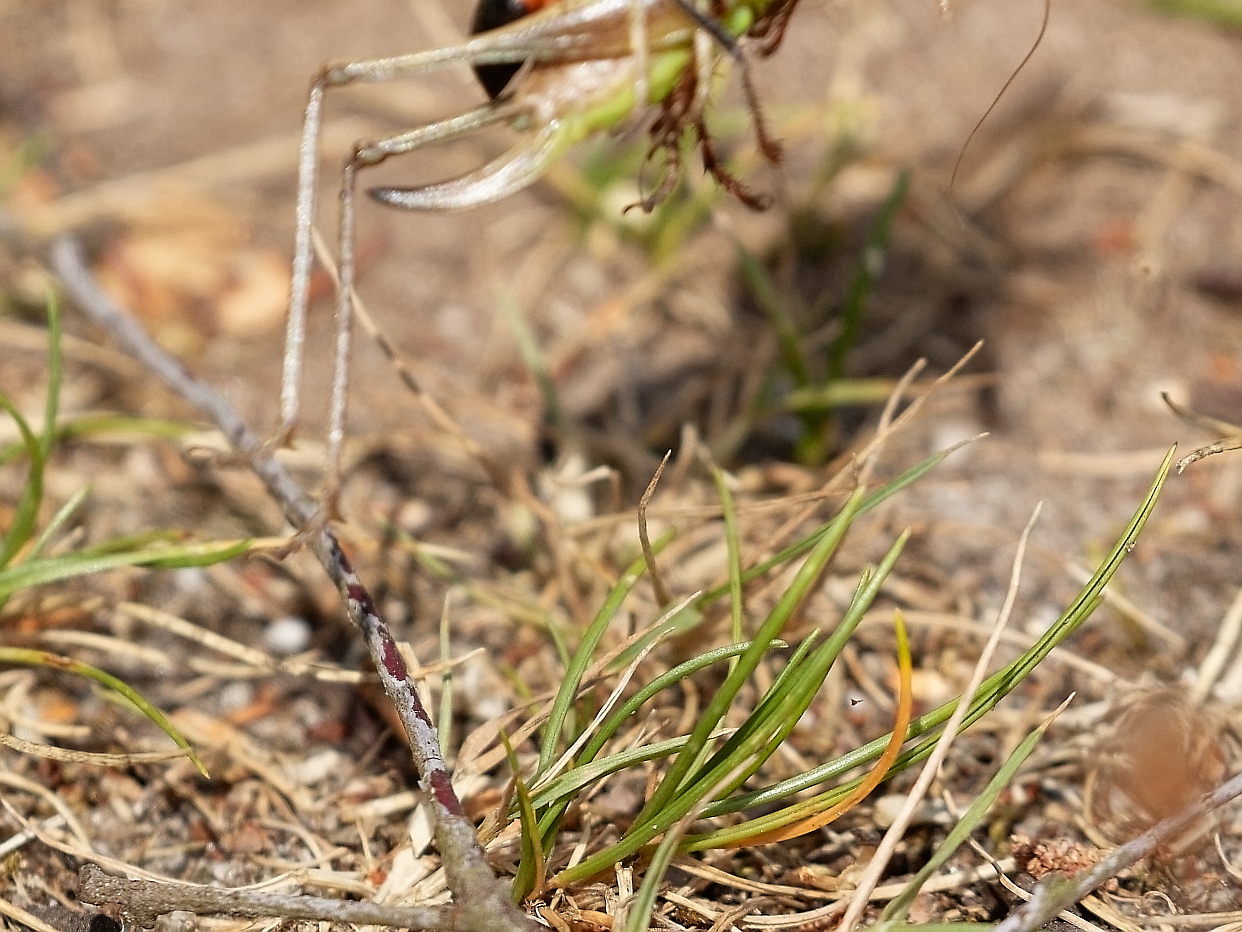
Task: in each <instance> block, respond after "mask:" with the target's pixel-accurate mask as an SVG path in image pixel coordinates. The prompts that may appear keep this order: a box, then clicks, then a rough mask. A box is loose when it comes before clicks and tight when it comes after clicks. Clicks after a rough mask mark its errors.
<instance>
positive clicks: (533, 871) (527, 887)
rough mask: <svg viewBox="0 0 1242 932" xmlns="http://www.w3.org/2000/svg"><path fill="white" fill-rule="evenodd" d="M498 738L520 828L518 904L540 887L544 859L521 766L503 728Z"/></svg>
mask: <svg viewBox="0 0 1242 932" xmlns="http://www.w3.org/2000/svg"><path fill="white" fill-rule="evenodd" d="M500 740H501V742H503V744H504V746H505V757H507V758H508V759H509V769H510V770H512V771H513V788H514V791H515V795H516V796H517V804H518V821H519V823H520V827H521V831H522V859H521V861H520V862H519V863H518V871H517V875H516V876H515V877H514V878H513V902H515V903H517V904H518V905H519V906H520V905H522V901H523V900H525V899H526V897H528V896H529V895H530V894H531V893H533V892H534V891H535V889H536V888H538V887H541V886H543V880H544V878H545V877H546V876H547V863H548V862H547V858H546V857H545V856H544V848H543V838H542V837H541V835H540V832H539V820H538V819H536V818H535V809H534V807H533V806H532V805H531V803H530V791H529V790H528V789H527V788H526V781H525V780H523V779H522V768H521V765H520V764H519V763H518V758H517V754H516V753H514V750H513V745H512V744H510V743H509V736H508V735H507V734H505V733H504V732H503V731H502V732H501V733H500Z"/></svg>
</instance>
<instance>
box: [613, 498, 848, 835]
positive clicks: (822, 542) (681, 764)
mask: <svg viewBox="0 0 1242 932" xmlns="http://www.w3.org/2000/svg"><path fill="white" fill-rule="evenodd" d="M862 500H863V492H862V490H861V489H859V490H857V491H855V492H854V494H853V495H851V496H850V499H849V501H847V502H846V503H845V507H844V508H843V509H842V510H841V513H840V514H839V515H838V516H837V517H836V518H834V519H833V520H832V521H831V522H829V524H828V529H827V530H826V532H825V533H824V534H823V535H822V536H821V537H820V538H819V539H818V540H817V541H816V543H815V546H814V548H813V549H812V551H811V553H810V555H809V556H808V557H807V559H806V561H805V562H804V563H803V564H802V566H801V567H799V568H798V572H797V574H796V575H795V577H794V579H793V581H792V582H791V583H790V584H789V588H788V589H787V590H786V591H785V592H784V593H783V594H782V595H781V598H780V600H779V601H778V602H777V604H776V607H775V608H773V609H772V612H771V613H770V614H769V615H768V617H767V618H766V619H765V620H764V622H763V624H762V625H761V626H760V627H759V630H758V632H757V633H756V635H755V639H754V641H753V642H752V643H751V646H750V647H749V648H747V650H746V653H744V654H742V656H741V657H740V658H739V660H738V662H737V665H736V666H735V667H734V668H733V669H732V670H731V671H730V672H729V675H728V676H727V677H725V681H724V683H723V684H722V685H721V687H720V689H718V690H717V691H716V694H715V695H714V696H712V698H711V700H710V701H709V702H708V704H707V707H706V708H705V709H704V710H703V714H702V716H700V718H699V721H698V724H697V725H696V726H695V728H694V731H693V732H691V734H690V741H689V742H688V743H687V745H686V748H685V750H683V751H682V752H681V753H680V754H678V755H677V759H676V760H675V761H674V762H673V765H672V766H671V767H670V768H669V770H668V773H666V774H665V775H664V778H663V779H662V780H661V781H660V785H659V787H658V788H657V789H656V791H655V793H654V794H653V795H652V797H651V799H650V800H649V801H648V802H647V805H646V806H644V807H643V811H642V812H641V813H640V814H639V816H638V819H637V820H636V822H637V823H640V824H641V823H643V822H646V821H648V820H650V819H651V818H652V817H653V816H654V815H655V814H656V813H658V812H659V811H660V810H661V809H662V808H664V806H665V805H667V804H668V802H669V801H670V799H671V798H672V797H673V795H674V794H675V793H677V791H678V788H679V787H680V786H681V783H682V781H683V780H684V779H685V777H686V775H687V774H688V773H689V772H690V768H691V767H692V766H694V764H695V763H696V758H698V756H699V754H700V752H701V751H702V750H703V748H704V747H705V746H706V744H707V738H708V736H709V735H710V734H711V733H712V732H713V731H715V730H716V727H717V725H718V724H719V723H720V721H721V719H722V718H723V717H724V714H725V713H726V712H727V711H728V710H729V707H730V706H731V705H732V704H733V699H734V697H735V696H736V695H737V693H738V691H739V690H740V689H741V688H742V686H743V684H744V683H745V682H746V680H747V679H749V678H750V675H751V674H752V673H754V671H755V667H757V666H758V665H759V661H760V660H761V659H762V658H763V655H764V654H765V653H766V652H767V649H768V644H769V643H770V642H771V641H772V640H773V638H775V637H777V636H778V635H779V634H780V632H781V629H782V628H784V627H785V624H786V623H787V622H788V621H789V619H790V618H792V617H793V614H794V612H795V611H797V609H798V607H799V606H800V605H801V604H802V600H803V598H804V597H805V596H806V594H807V592H809V591H810V589H811V586H812V585H813V584H814V583H816V582H817V581H818V580H819V576H820V573H821V572H822V571H823V569H824V567H825V566H826V565H827V563H828V561H829V560H830V559H831V558H832V555H833V554H834V553H835V552H836V549H837V546H838V545H839V544H840V543H841V540H842V539H843V538H844V537H845V532H846V531H848V530H849V527H850V524H851V523H852V522H853V520H854V517H855V515H856V514H857V513H858V506H859V504H860V503H861V502H862Z"/></svg>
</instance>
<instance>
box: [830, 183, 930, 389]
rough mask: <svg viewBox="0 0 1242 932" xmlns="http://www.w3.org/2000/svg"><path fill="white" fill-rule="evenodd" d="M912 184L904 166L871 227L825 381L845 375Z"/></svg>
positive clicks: (844, 310) (833, 345) (831, 351)
mask: <svg viewBox="0 0 1242 932" xmlns="http://www.w3.org/2000/svg"><path fill="white" fill-rule="evenodd" d="M909 187H910V171H909V169H904V170H902V171H901V172H900V173H898V175H897V181H896V183H894V185H893V189H892V190H891V191H889V193H888V197H887V198H885V200H884V204H883V205H882V206H881V207H880V213H879V214H878V215H877V216H876V218H875V223H874V225H873V226H872V227H871V234H870V236H869V237H868V238H867V245H866V247H865V248H864V250H863V255H862V259H861V260H860V261H859V263H858V269H857V270H856V271H855V273H854V279H853V281H851V282H850V290H849V292H848V293H847V294H846V297H845V304H844V306H843V307H842V308H841V332H840V333H839V334H837V338H836V339H835V340H833V341H832V348H831V349H830V350H829V353H828V375H827V378H826V379H825V380H824V382H825V384H827V383H830V382H835V381H836V380H838V379H840V378H842V377H843V376H844V375H845V360H846V358H847V357H848V356H849V353H850V350H852V349H853V348H854V344H855V343H856V342H857V341H858V331H859V330H860V329H861V327H862V319H863V312H864V311H865V310H866V307H867V298H868V297H869V296H870V294H871V287H872V285H873V284H874V283H875V279H876V276H877V275H879V273H880V269H881V267H882V266H883V264H884V253H885V251H886V250H887V249H888V241H889V237H890V236H891V234H892V230H893V219H894V218H895V217H896V216H897V212H898V211H899V210H901V205H902V204H903V203H905V200H906V192H907V191H908V190H909Z"/></svg>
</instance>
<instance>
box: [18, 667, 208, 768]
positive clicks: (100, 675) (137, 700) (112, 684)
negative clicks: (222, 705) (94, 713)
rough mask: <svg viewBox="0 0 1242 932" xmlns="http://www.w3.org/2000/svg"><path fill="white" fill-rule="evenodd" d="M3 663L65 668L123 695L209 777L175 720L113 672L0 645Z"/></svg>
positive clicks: (57, 668) (56, 668)
mask: <svg viewBox="0 0 1242 932" xmlns="http://www.w3.org/2000/svg"><path fill="white" fill-rule="evenodd" d="M0 663H13V664H21V665H22V666H30V667H46V668H49V669H55V670H65V671H68V672H69V673H73V674H76V675H78V676H84V677H86V678H87V679H91V680H94V681H95V682H96V683H99V684H100V685H101V686H103V687H105V688H107V689H109V690H111V691H112V692H114V693H116V694H117V695H119V696H121V697H123V698H124V699H125V700H126V701H128V702H129V703H130V704H131V705H133V706H134V708H136V709H137V710H138V711H139V712H141V713H142V714H143V715H145V716H146V717H147V718H149V719H150V720H151V721H153V722H154V723H155V724H156V725H158V726H159V728H160V730H161V731H163V732H164V734H166V735H168V737H170V738H171V739H172V740H173V741H174V742H175V743H176V745H177V747H179V748H181V750H183V751H185V754H186V757H188V758H189V759H190V760H191V761H192V762H193V763H194V766H195V767H196V768H198V771H199V773H201V774H202V775H203V776H204V777H206V776H208V773H207V768H206V767H204V766H203V762H202V761H201V760H199V757H198V755H197V754H196V753H194V748H192V747H191V746H190V742H188V741H187V740H186V739H185V737H184V736H183V735H182V734H181V732H179V731H178V730H177V729H176V728H175V727H173V724H172V722H170V721H169V720H168V719H167V718H166V717H165V715H164V713H163V712H161V711H160V710H159V709H157V708H156V707H155V706H153V705H152V704H151V703H149V702H148V701H147V700H146V699H144V698H143V697H142V696H141V695H140V694H139V693H138V692H137V691H136V690H135V689H134V688H133V687H132V686H130V685H129V684H128V683H126V682H125V681H124V680H120V679H117V678H116V677H115V676H113V675H112V674H111V673H107V672H105V671H103V670H100V669H99V668H98V667H92V666H91V665H90V664H88V663H82V662H81V661H79V660H73V659H71V658H69V657H62V656H60V655H59V654H51V653H48V652H47V651H42V650H31V649H28V648H21V647H0Z"/></svg>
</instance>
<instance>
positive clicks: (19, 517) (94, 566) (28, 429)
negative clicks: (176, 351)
mask: <svg viewBox="0 0 1242 932" xmlns="http://www.w3.org/2000/svg"><path fill="white" fill-rule="evenodd" d="M47 324H48V360H47V372H48V378H47V396H46V399H45V401H44V415H43V429H42V430H41V431H39V432H36V431H35V430H34V428H33V427H32V426H31V425H30V422H29V421H28V420H27V419H26V417H25V416H24V415H23V414H22V412H21V411H20V409H19V408H18V407H17V405H16V403H15V402H14V401H13V400H12V399H11V398H9V397H8V396H7V395H5V394H4V393H3V392H0V409H2V410H3V411H4V412H5V413H6V414H8V415H9V417H10V418H12V420H13V422H14V424H16V426H17V430H18V433H19V434H20V436H21V439H20V441H19V442H18V443H17V444H15V445H14V446H13V447H12V448H10V449H8V450H5V451H0V467H3V466H6V465H13V464H15V463H18V462H19V461H20V460H22V459H25V460H26V461H27V462H28V464H29V466H28V470H27V474H26V481H25V483H24V485H23V487H22V493H21V496H20V498H19V499H18V502H17V504H16V506H15V508H14V510H13V518H12V521H11V522H10V524H9V526H8V528H7V529H5V531H4V533H3V536H2V537H0V612H2V611H3V610H4V607H5V606H6V605H7V603H8V602H9V600H10V599H11V598H12V597H13V596H14V595H15V594H17V593H19V592H23V591H25V590H29V589H32V588H34V587H36V586H43V585H47V584H48V583H53V582H60V581H63V580H66V579H72V578H75V577H79V576H86V575H90V574H93V573H100V572H105V571H107V570H111V569H117V568H119V567H124V566H147V567H152V568H156V569H178V568H183V567H193V566H206V565H209V564H212V563H219V562H222V561H224V560H231V559H233V558H234V557H237V556H240V555H241V554H243V553H246V552H247V551H248V550H250V549H251V544H252V542H251V541H249V540H236V541H186V540H184V537H185V535H184V533H183V532H180V531H152V532H146V533H143V534H136V535H127V536H124V537H118V538H114V539H111V540H107V541H102V542H100V543H97V544H93V545H91V546H89V547H83V548H79V549H77V550H75V551H73V552H70V553H67V554H60V555H55V556H44V553H45V551H46V550H48V548H49V547H50V545H51V543H52V541H53V540H55V539H56V537H57V535H59V533H60V532H61V531H62V530H63V529H64V528H65V527H66V525H67V524H68V523H69V521H70V520H71V519H72V518H73V516H74V515H75V514H76V513H77V512H78V511H79V509H80V508H81V507H82V505H83V504H84V503H85V502H86V500H87V498H88V496H89V493H90V490H89V489H81V490H79V491H78V492H77V493H75V494H74V495H73V496H71V497H70V498H69V500H68V501H67V502H65V504H64V505H62V506H61V507H60V508H59V509H58V510H57V512H56V513H55V514H54V515H53V516H52V518H51V519H50V520H49V521H48V522H47V524H46V526H45V527H44V528H43V530H42V531H39V530H38V524H39V513H40V511H41V509H42V506H43V498H44V495H43V493H44V476H45V472H46V470H47V468H48V463H49V460H50V458H51V455H52V452H53V449H54V447H55V445H56V443H57V442H58V441H59V440H62V439H65V438H68V437H73V436H82V435H84V434H88V433H92V432H95V431H101V430H107V431H113V430H116V429H118V428H124V429H127V430H138V431H140V432H144V433H148V434H153V435H159V436H170V435H176V434H178V433H184V432H185V431H186V430H188V428H183V429H181V430H180V431H178V430H173V429H171V427H170V425H169V424H167V423H166V422H143V421H139V420H136V419H124V420H117V419H109V418H96V419H92V421H91V422H89V423H87V422H77V424H76V425H75V426H68V425H64V424H59V423H58V414H59V408H60V389H61V384H62V380H63V377H64V373H63V358H62V353H61V328H60V309H59V306H58V304H57V301H56V298H55V295H49V297H48V304H47ZM0 663H7V664H22V665H29V666H39V667H44V668H48V669H59V670H65V671H66V672H69V673H72V674H74V675H77V676H83V677H86V678H88V679H90V680H93V681H94V682H96V683H99V684H100V685H101V686H103V687H104V688H106V689H107V690H109V691H110V692H111V693H113V694H115V695H118V696H120V697H121V698H122V699H124V700H125V701H126V702H127V703H128V704H129V705H130V706H132V707H133V708H135V709H137V710H138V711H139V712H141V713H142V714H143V715H145V716H146V717H147V718H149V719H151V721H153V722H154V723H155V724H156V725H157V726H158V727H159V728H160V729H161V730H163V731H164V733H165V734H167V735H168V736H169V737H170V738H171V739H172V740H173V741H174V742H175V743H176V745H177V746H178V747H179V748H181V749H182V751H184V752H185V754H186V756H187V757H189V759H190V760H191V761H193V763H194V765H195V767H197V768H198V769H199V770H200V771H201V772H202V773H203V774H204V775H206V773H207V771H206V769H205V768H204V767H203V763H202V761H201V760H200V759H199V757H198V755H197V754H195V753H194V750H193V749H192V748H191V747H190V745H189V742H187V741H186V739H185V737H184V736H182V735H181V733H180V732H178V731H177V730H176V728H174V727H173V725H172V723H171V722H169V721H168V719H167V717H165V716H164V714H163V713H162V712H160V710H159V709H157V708H156V707H155V706H154V705H152V704H151V703H150V702H148V701H147V700H146V699H144V698H143V697H142V696H141V695H140V694H139V693H138V692H137V691H136V690H134V689H133V688H132V687H131V686H129V685H128V684H127V683H125V682H124V681H122V680H120V679H118V678H116V677H114V676H112V675H111V674H110V673H107V672H106V671H104V670H100V669H98V668H96V667H93V666H90V665H89V664H85V663H82V662H80V661H77V660H74V659H73V658H69V657H62V656H60V655H58V654H52V653H48V652H46V651H40V650H29V649H22V648H13V647H0ZM85 759H89V757H87V758H85Z"/></svg>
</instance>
